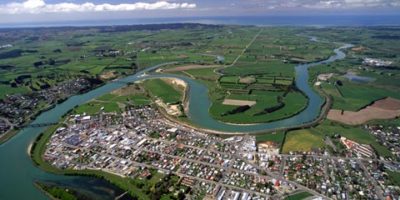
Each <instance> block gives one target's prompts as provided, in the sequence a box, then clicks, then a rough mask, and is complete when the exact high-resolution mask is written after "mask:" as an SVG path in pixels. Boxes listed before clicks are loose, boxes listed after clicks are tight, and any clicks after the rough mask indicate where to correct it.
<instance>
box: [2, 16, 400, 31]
mask: <svg viewBox="0 0 400 200" xmlns="http://www.w3.org/2000/svg"><path fill="white" fill-rule="evenodd" d="M165 23H202V24H228V25H233V24H234V25H259V26H317V27H318V26H320V27H325V26H400V15H386V16H378V15H339V16H333V15H329V16H328V15H324V16H251V17H243V16H241V17H238V16H235V17H176V18H132V19H112V20H90V21H61V22H41V23H37V22H35V23H15V24H0V28H15V27H58V26H112V25H137V24H165Z"/></svg>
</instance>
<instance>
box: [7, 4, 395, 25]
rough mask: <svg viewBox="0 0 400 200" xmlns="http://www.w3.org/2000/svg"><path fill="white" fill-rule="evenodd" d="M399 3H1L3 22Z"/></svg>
mask: <svg viewBox="0 0 400 200" xmlns="http://www.w3.org/2000/svg"><path fill="white" fill-rule="evenodd" d="M398 13H400V0H0V23H2V24H12V23H27V22H28V23H29V22H50V21H79V20H86V21H89V20H106V19H107V20H109V19H130V18H166V17H207V16H264V15H290V16H296V15H371V14H372V15H393V14H398Z"/></svg>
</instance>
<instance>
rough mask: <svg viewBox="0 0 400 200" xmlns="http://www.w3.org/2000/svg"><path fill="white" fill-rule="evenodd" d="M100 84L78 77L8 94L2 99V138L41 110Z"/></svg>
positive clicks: (0, 107)
mask: <svg viewBox="0 0 400 200" xmlns="http://www.w3.org/2000/svg"><path fill="white" fill-rule="evenodd" d="M98 84H100V83H99V82H97V81H93V80H91V79H87V78H77V79H74V80H70V81H65V82H62V83H60V84H58V85H57V86H54V87H49V88H43V89H42V90H40V91H36V92H32V93H30V94H13V95H7V97H6V98H4V99H0V138H1V136H2V134H4V133H6V132H8V131H10V130H12V129H13V128H18V127H19V126H22V125H24V124H25V123H26V122H28V121H30V120H31V119H34V118H35V116H36V115H37V114H39V113H40V112H43V111H45V110H46V109H49V108H51V107H52V106H55V105H56V104H57V103H60V102H61V101H63V100H65V99H67V98H68V97H70V96H72V95H75V94H79V93H81V92H85V91H87V90H89V89H91V88H93V87H95V86H96V85H98Z"/></svg>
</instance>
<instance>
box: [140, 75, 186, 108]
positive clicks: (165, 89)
mask: <svg viewBox="0 0 400 200" xmlns="http://www.w3.org/2000/svg"><path fill="white" fill-rule="evenodd" d="M143 86H144V87H145V88H146V90H148V91H149V93H150V94H151V95H152V96H154V97H157V98H160V99H162V100H163V102H164V103H177V102H180V101H182V95H183V91H182V90H178V89H177V88H175V87H174V86H172V85H171V84H168V83H167V82H165V81H164V80H161V79H151V80H146V81H144V82H143Z"/></svg>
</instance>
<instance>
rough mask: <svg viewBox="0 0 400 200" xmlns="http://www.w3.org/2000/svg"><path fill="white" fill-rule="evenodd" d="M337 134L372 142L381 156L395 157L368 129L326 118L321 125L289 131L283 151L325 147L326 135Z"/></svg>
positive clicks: (362, 141)
mask: <svg viewBox="0 0 400 200" xmlns="http://www.w3.org/2000/svg"><path fill="white" fill-rule="evenodd" d="M335 134H339V135H340V136H343V137H346V138H348V139H350V140H354V141H356V142H358V143H361V144H370V145H371V146H372V147H373V148H374V149H375V150H376V152H377V153H378V155H380V156H383V157H393V155H392V154H391V152H390V151H389V150H388V149H387V148H386V147H385V146H383V145H381V144H379V143H378V142H377V141H376V139H375V137H374V136H373V135H372V134H370V133H368V132H367V131H366V130H364V129H362V128H360V127H354V126H347V125H342V124H339V123H336V122H332V121H329V120H325V121H324V122H323V123H321V124H320V125H318V126H316V127H314V128H311V129H303V130H297V131H291V132H288V133H287V134H286V138H285V143H284V144H283V148H282V152H283V153H288V152H290V151H310V150H311V148H320V147H324V146H325V145H324V137H325V136H329V137H331V136H334V135H335Z"/></svg>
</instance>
